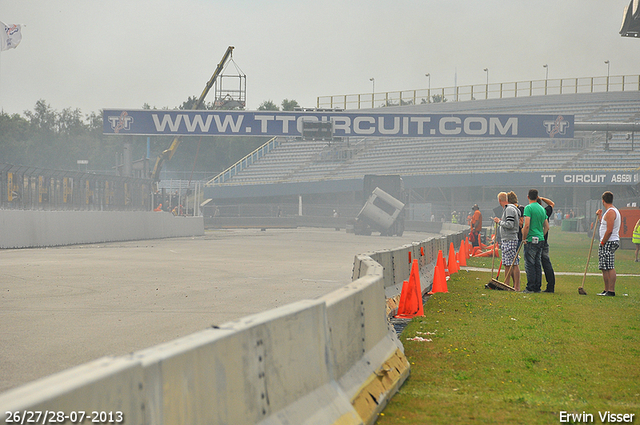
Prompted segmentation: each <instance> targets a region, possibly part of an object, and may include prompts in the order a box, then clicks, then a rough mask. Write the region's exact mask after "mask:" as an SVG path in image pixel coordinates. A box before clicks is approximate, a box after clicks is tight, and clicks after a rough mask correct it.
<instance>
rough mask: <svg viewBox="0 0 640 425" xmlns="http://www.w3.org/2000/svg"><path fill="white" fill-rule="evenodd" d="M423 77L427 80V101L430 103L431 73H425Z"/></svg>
mask: <svg viewBox="0 0 640 425" xmlns="http://www.w3.org/2000/svg"><path fill="white" fill-rule="evenodd" d="M424 76H425V77H427V78H428V79H429V90H428V91H427V100H428V101H429V103H431V73H429V72H427V73H426V74H424Z"/></svg>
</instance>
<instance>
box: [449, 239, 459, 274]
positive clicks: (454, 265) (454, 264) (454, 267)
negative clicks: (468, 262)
mask: <svg viewBox="0 0 640 425" xmlns="http://www.w3.org/2000/svg"><path fill="white" fill-rule="evenodd" d="M447 265H448V268H449V274H454V273H458V271H460V267H459V266H458V260H457V259H456V249H455V248H454V247H453V242H451V244H449V257H448V262H447Z"/></svg>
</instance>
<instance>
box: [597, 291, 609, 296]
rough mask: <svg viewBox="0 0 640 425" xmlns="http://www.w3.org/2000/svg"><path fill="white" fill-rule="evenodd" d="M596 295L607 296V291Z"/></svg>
mask: <svg viewBox="0 0 640 425" xmlns="http://www.w3.org/2000/svg"><path fill="white" fill-rule="evenodd" d="M596 295H607V291H602V292H600V293H599V294H596Z"/></svg>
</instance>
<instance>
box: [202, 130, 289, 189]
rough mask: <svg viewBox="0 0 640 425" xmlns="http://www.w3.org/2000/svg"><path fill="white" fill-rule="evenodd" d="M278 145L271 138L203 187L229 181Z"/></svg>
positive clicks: (278, 142) (278, 143) (276, 139)
mask: <svg viewBox="0 0 640 425" xmlns="http://www.w3.org/2000/svg"><path fill="white" fill-rule="evenodd" d="M279 145H280V140H278V138H277V137H273V138H272V139H270V140H269V141H268V142H267V143H265V144H264V145H262V146H260V147H259V148H258V149H256V150H254V151H253V152H251V153H250V154H248V155H247V156H245V157H244V158H242V159H241V160H240V161H238V162H236V163H235V164H233V165H232V166H231V167H229V168H227V169H226V170H224V171H223V172H221V173H220V174H218V175H217V176H215V177H214V178H212V179H211V180H209V181H208V182H207V183H206V184H205V186H213V185H215V184H221V183H225V182H226V181H228V180H230V179H231V178H232V177H233V176H235V175H236V174H238V173H239V172H240V171H242V170H244V169H245V168H247V167H248V166H250V165H251V164H253V163H254V162H256V161H257V160H259V159H260V158H262V157H264V156H265V155H266V154H268V153H269V152H271V151H272V150H273V149H275V148H276V147H278V146H279Z"/></svg>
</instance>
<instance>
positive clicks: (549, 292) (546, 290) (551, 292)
mask: <svg viewBox="0 0 640 425" xmlns="http://www.w3.org/2000/svg"><path fill="white" fill-rule="evenodd" d="M542 292H546V293H548V294H553V289H551V290H549V289H545V290H544V291H542Z"/></svg>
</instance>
